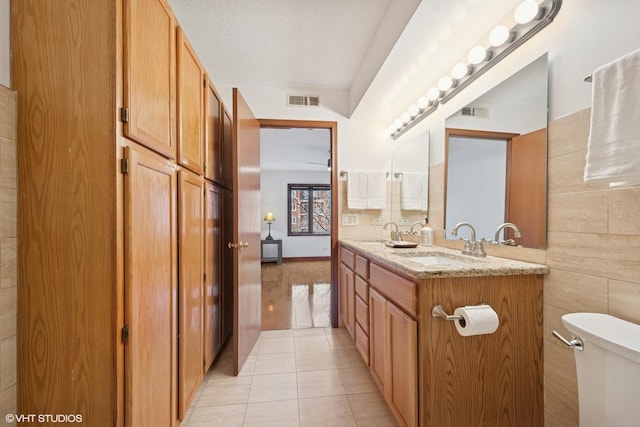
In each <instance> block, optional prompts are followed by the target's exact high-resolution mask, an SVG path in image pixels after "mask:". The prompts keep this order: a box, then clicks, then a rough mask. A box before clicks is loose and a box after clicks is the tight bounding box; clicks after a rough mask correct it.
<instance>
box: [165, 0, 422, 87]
mask: <svg viewBox="0 0 640 427" xmlns="http://www.w3.org/2000/svg"><path fill="white" fill-rule="evenodd" d="M402 1H403V0H170V1H169V3H170V4H171V7H172V8H173V10H174V12H175V14H176V16H177V17H178V20H179V21H180V24H181V25H182V26H183V27H184V30H185V33H186V34H187V36H188V37H189V40H190V41H191V43H192V45H193V46H194V48H195V49H196V51H197V52H198V56H199V57H200V59H201V61H202V62H203V63H204V65H205V67H206V68H207V70H208V71H209V72H210V73H211V74H212V78H213V79H214V81H232V82H234V83H236V84H237V83H242V82H245V83H247V82H249V83H263V84H277V85H296V86H311V87H329V88H340V89H348V88H349V87H350V86H351V83H352V81H353V79H354V77H355V76H356V74H357V72H358V70H359V67H360V65H361V64H362V62H363V59H364V57H365V55H366V53H367V51H368V49H369V46H370V44H371V41H372V39H373V37H374V35H375V33H376V30H377V28H378V27H379V26H380V24H381V22H382V20H383V19H384V17H385V14H386V12H387V8H388V7H390V5H392V4H394V3H395V4H396V7H397V5H398V4H399V3H401V2H402ZM404 1H405V3H407V4H410V3H415V2H414V1H408V0H404ZM414 8H415V5H414ZM405 24H406V22H405Z"/></svg>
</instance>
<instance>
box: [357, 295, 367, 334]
mask: <svg viewBox="0 0 640 427" xmlns="http://www.w3.org/2000/svg"><path fill="white" fill-rule="evenodd" d="M366 301H368V300H363V299H362V298H360V297H356V322H358V324H359V325H360V327H361V328H362V330H363V331H364V332H365V333H366V334H369V304H367V303H366Z"/></svg>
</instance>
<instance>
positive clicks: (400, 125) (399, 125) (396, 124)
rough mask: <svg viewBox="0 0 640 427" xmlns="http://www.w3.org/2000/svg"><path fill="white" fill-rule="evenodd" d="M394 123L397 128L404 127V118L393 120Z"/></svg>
mask: <svg viewBox="0 0 640 427" xmlns="http://www.w3.org/2000/svg"><path fill="white" fill-rule="evenodd" d="M393 125H394V126H395V127H396V130H400V129H402V120H400V119H396V121H395V122H393Z"/></svg>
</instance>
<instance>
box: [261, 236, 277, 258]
mask: <svg viewBox="0 0 640 427" xmlns="http://www.w3.org/2000/svg"><path fill="white" fill-rule="evenodd" d="M265 245H276V247H277V250H278V254H277V256H275V257H273V256H269V257H265V256H264V247H265ZM260 255H261V257H262V262H277V263H278V264H282V240H281V239H277V240H276V239H273V240H263V241H262V245H261V246H260Z"/></svg>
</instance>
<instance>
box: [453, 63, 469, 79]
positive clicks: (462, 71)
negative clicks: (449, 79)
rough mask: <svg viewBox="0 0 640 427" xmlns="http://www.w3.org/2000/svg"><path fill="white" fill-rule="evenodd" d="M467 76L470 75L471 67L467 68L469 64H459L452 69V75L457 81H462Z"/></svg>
mask: <svg viewBox="0 0 640 427" xmlns="http://www.w3.org/2000/svg"><path fill="white" fill-rule="evenodd" d="M467 74H469V67H467V64H463V63H462V62H458V63H457V64H456V65H454V66H453V68H452V69H451V75H452V76H453V78H454V79H456V80H460V79H461V78H463V77H464V76H466V75H467Z"/></svg>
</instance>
